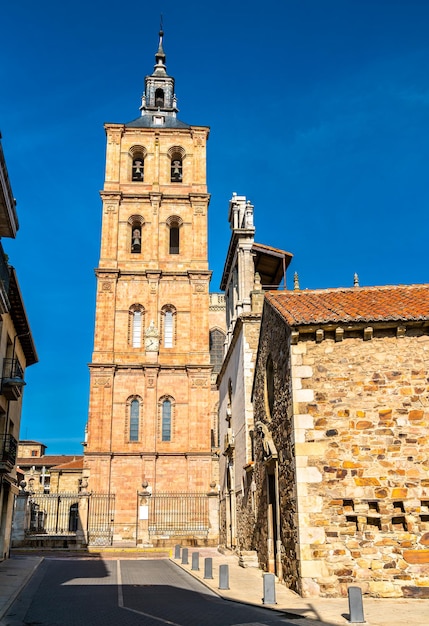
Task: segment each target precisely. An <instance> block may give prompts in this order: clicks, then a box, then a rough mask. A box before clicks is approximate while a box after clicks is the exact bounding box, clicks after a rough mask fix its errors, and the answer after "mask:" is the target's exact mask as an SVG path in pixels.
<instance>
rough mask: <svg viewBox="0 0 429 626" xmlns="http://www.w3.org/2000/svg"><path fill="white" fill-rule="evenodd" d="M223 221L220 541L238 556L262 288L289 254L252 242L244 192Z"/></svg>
mask: <svg viewBox="0 0 429 626" xmlns="http://www.w3.org/2000/svg"><path fill="white" fill-rule="evenodd" d="M228 219H229V223H230V228H231V239H230V243H229V248H228V253H227V257H226V261H225V266H224V272H223V276H222V282H221V289H223V290H225V305H226V330H227V333H226V342H225V358H224V361H223V364H222V368H221V370H220V372H219V376H218V379H217V384H218V388H219V432H220V452H221V454H220V462H219V474H220V475H219V482H220V543H221V544H222V545H225V546H227V547H228V548H233V549H237V550H239V551H240V553H241V554H242V556H243V552H249V551H252V549H253V547H252V543H253V542H252V536H253V529H254V526H255V499H254V486H255V485H254V479H253V470H254V451H253V438H254V431H255V427H254V419H253V405H252V385H253V377H254V373H255V364H256V354H257V349H258V341H259V330H260V324H261V313H262V304H263V300H264V291H265V290H267V289H276V288H277V287H279V286H281V285H282V282H283V281H285V280H286V269H287V267H288V265H289V263H290V261H291V258H292V255H291V254H290V253H289V252H285V251H284V250H278V249H276V248H272V247H269V246H265V245H262V244H258V243H256V242H255V225H254V207H253V205H252V204H251V203H250V202H249V201H248V200H247V199H246V197H245V196H238V195H236V194H234V195H233V197H232V198H231V200H230V203H229V210H228ZM283 284H284V283H283ZM246 558H247V559H248V560H249V559H250V558H251V555H249V554H247V555H246Z"/></svg>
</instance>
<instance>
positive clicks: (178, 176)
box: [171, 155, 183, 183]
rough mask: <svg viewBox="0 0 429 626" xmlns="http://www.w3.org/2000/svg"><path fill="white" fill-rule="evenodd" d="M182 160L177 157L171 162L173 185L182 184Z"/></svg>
mask: <svg viewBox="0 0 429 626" xmlns="http://www.w3.org/2000/svg"><path fill="white" fill-rule="evenodd" d="M182 169H183V164H182V159H181V158H180V157H179V156H178V155H175V156H174V157H173V159H172V160H171V182H172V183H181V182H182Z"/></svg>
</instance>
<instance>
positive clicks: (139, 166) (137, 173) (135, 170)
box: [131, 156, 144, 183]
mask: <svg viewBox="0 0 429 626" xmlns="http://www.w3.org/2000/svg"><path fill="white" fill-rule="evenodd" d="M131 180H132V181H133V182H135V183H142V182H143V181H144V158H143V156H136V157H135V158H134V159H133V165H132V175H131Z"/></svg>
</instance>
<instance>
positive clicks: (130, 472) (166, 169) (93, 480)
mask: <svg viewBox="0 0 429 626" xmlns="http://www.w3.org/2000/svg"><path fill="white" fill-rule="evenodd" d="M165 61H166V57H165V53H164V49H163V32H162V31H161V32H160V33H159V46H158V50H157V52H156V54H155V66H154V71H153V72H152V74H151V75H150V76H146V78H145V90H144V94H143V97H142V103H141V107H140V111H141V115H140V116H139V117H138V118H137V119H135V120H133V121H132V122H129V123H127V124H106V125H105V130H106V135H107V153H106V174H105V183H104V189H103V191H102V192H101V199H102V203H103V219H102V232H101V253H100V261H99V264H98V267H97V269H96V277H97V301H96V319H95V334H94V352H93V356H92V362H91V363H90V365H89V367H90V403H89V420H88V436H87V442H86V449H85V481H86V482H87V484H88V487H87V489H88V491H92V492H103V493H109V494H114V495H115V498H116V502H115V507H114V508H115V510H114V533H113V540H116V541H134V540H136V542H138V537H139V536H141V534H142V533H143V534H144V535H145V539H144V541H146V542H147V541H149V542H150V541H154V539H156V537H157V536H159V535H162V536H165V534H166V533H167V535H169V536H173V535H174V533H176V534H177V533H179V534H180V532H181V531H183V532H188V533H189V529H188V531H186V529H184V528H182V527H180V528H176V527H175V524H176V523H178V524H179V526H180V525H181V524H182V525H183V524H185V525H186V523H187V522H186V519H187V517H188V518H189V515H188V516H187V517H186V515H185V518H186V519H185V518H183V516H182V517H180V515H179V517H180V521H179V522H176V521H174V519H173V518H172V519H170V520H169V519H168V513H166V512H165V511H164V513H163V516H161V517H162V520H163V521H162V524H161V523H160V522H159V519H161V518H160V517H159V516H158V517H157V518H156V519H155V518H154V519H152V518H151V517H150V516H151V515H152V513H151V511H152V509H151V507H148V510H149V512H144V513H143V516H141V519H142V520H143V521H140V519H139V511H140V512H141V511H142V507H141V502H142V500H141V499H140V500H139V494H140V495H141V493H140V492H141V491H142V485H143V491H144V493H145V494H146V495H148V496H149V497H148V500H145V502H147V501H149V502H153V501H154V499H155V497H159V498H160V499H159V501H158V505H157V506H158V513H159V510H160V509H159V507H161V506H164V505H162V504H161V502H167V504H165V507H168V506H170V507H171V504H168V497H169V495H168V494H170V496H171V494H173V495H172V497H174V494H181V495H182V496H184V497H188V498H191V495H190V494H196V493H198V494H205V495H207V493H208V492H210V490H211V487H210V484H211V482H212V476H213V467H212V463H213V462H212V450H211V422H210V372H211V366H210V356H209V322H208V314H209V281H210V276H211V272H210V271H209V269H208V255H207V210H208V204H209V194H208V193H207V186H206V142H207V139H208V135H209V129H208V128H207V127H206V126H191V125H189V124H185V123H184V122H181V121H180V120H179V119H178V117H177V113H178V108H177V100H176V95H175V91H174V78H172V77H171V76H169V75H168V74H167V70H166V65H165ZM161 496H162V498H164V499H163V500H161ZM151 498H152V500H151ZM173 508H174V507H173ZM146 518H148V519H147V523H146V525H145V524H144V523H143V522H144V520H145V519H146ZM182 518H183V519H182ZM188 521H189V519H188ZM194 521H195V520H194ZM198 523H199V524H200V525H203V524H202V522H198ZM157 524H158V525H157ZM169 524H170V531H168V528H167V530H166V527H168V525H169ZM139 525H140V526H143V527H144V529H143V530H141V529H140V530H139ZM149 527H150V528H151V533H152V534H149V535H148V534H147V528H149ZM208 532H209V535H210V536H212V535H213V533H214V532H217V529H213V528H211V529H210V530H209V531H208ZM139 533H140V534H139Z"/></svg>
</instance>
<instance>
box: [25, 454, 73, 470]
mask: <svg viewBox="0 0 429 626" xmlns="http://www.w3.org/2000/svg"><path fill="white" fill-rule="evenodd" d="M75 459H83V456H81V455H77V454H45V455H44V456H29V457H26V458H25V457H18V458H17V459H16V464H17V465H19V466H20V467H26V466H28V465H30V466H33V465H35V466H40V467H43V466H45V467H53V466H54V465H62V464H63V463H70V461H74V460H75Z"/></svg>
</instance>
